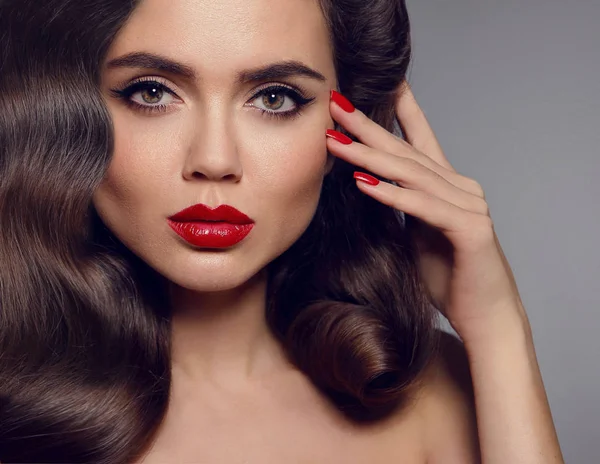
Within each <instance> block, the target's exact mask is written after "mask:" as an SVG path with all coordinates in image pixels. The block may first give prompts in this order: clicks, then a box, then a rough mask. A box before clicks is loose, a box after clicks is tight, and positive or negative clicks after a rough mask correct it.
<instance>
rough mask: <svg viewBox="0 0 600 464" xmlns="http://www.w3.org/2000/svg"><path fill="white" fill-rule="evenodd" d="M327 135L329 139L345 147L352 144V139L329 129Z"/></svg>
mask: <svg viewBox="0 0 600 464" xmlns="http://www.w3.org/2000/svg"><path fill="white" fill-rule="evenodd" d="M326 135H327V137H331V138H332V139H335V140H337V141H338V142H341V143H343V144H344V145H350V144H351V143H352V139H351V138H350V137H348V136H346V135H344V134H342V133H341V132H338V131H336V130H333V129H327V131H326Z"/></svg>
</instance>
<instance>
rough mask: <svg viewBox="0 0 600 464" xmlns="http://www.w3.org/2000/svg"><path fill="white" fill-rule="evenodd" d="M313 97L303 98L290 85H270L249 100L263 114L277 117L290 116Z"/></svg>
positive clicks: (296, 112)
mask: <svg viewBox="0 0 600 464" xmlns="http://www.w3.org/2000/svg"><path fill="white" fill-rule="evenodd" d="M313 100H314V98H305V97H303V96H302V95H301V94H300V93H299V92H297V91H295V90H294V89H292V88H291V87H287V86H284V85H271V86H269V87H266V88H264V89H262V90H260V91H259V92H258V93H256V94H255V95H254V96H253V97H252V99H251V101H253V102H256V103H255V104H254V105H252V106H255V107H256V108H258V109H259V110H260V111H261V112H262V114H263V115H265V116H268V117H277V118H292V117H295V116H298V115H299V114H300V110H301V109H302V108H303V107H304V106H306V105H307V104H308V103H310V102H312V101H313Z"/></svg>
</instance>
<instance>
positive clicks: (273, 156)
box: [256, 125, 327, 226]
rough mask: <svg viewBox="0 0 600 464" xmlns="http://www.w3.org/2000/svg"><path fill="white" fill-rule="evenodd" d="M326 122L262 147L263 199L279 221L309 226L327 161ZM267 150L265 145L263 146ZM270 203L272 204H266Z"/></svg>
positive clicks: (261, 177)
mask: <svg viewBox="0 0 600 464" xmlns="http://www.w3.org/2000/svg"><path fill="white" fill-rule="evenodd" d="M324 133H325V125H323V128H321V127H319V128H312V129H311V130H309V131H306V130H305V131H298V132H297V133H295V134H294V136H288V137H285V138H282V139H280V140H278V141H273V140H271V144H270V145H269V149H268V150H267V151H263V155H262V158H263V159H262V160H261V159H257V162H258V163H260V165H261V166H262V168H261V169H260V170H259V171H258V170H257V172H260V179H256V181H257V182H258V183H260V188H258V189H257V191H258V192H260V201H257V202H256V206H258V207H259V208H260V209H263V207H261V203H262V204H264V205H265V208H264V209H265V212H266V213H267V214H272V215H273V216H272V217H274V218H276V220H277V221H278V222H281V223H287V224H289V223H290V221H294V223H296V224H298V225H301V226H308V223H309V222H310V220H311V219H312V216H313V215H314V212H315V210H316V207H317V204H318V201H319V196H320V193H321V186H322V182H323V177H324V173H325V165H326V161H327V145H326V138H325V136H324V135H323V134H324ZM263 150H264V149H263ZM267 205H270V207H269V208H267V207H266V206H267Z"/></svg>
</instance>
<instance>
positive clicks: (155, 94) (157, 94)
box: [142, 87, 162, 103]
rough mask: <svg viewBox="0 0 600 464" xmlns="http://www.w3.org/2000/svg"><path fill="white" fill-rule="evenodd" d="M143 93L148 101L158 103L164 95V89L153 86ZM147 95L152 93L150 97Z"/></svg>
mask: <svg viewBox="0 0 600 464" xmlns="http://www.w3.org/2000/svg"><path fill="white" fill-rule="evenodd" d="M142 95H143V98H144V101H145V102H146V103H156V102H157V101H160V98H161V97H162V90H161V89H158V88H156V87H152V88H149V89H146V90H144V91H143V93H142ZM147 95H150V98H146V96H147Z"/></svg>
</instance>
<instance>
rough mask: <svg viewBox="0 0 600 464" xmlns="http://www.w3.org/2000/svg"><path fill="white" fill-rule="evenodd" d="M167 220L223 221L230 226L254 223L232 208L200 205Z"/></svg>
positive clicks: (186, 209) (184, 210)
mask: <svg viewBox="0 0 600 464" xmlns="http://www.w3.org/2000/svg"><path fill="white" fill-rule="evenodd" d="M169 219H171V220H173V221H178V222H190V221H223V222H230V223H232V224H249V223H252V222H254V221H252V219H250V218H249V217H248V216H246V215H245V214H244V213H242V212H241V211H238V210H237V209H235V208H234V207H233V206H229V205H220V206H218V207H217V208H215V209H211V208H210V207H209V206H206V205H204V204H202V203H198V204H197V205H192V206H190V207H188V208H185V209H183V210H181V211H179V212H178V213H176V214H174V215H173V216H170V217H169Z"/></svg>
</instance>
